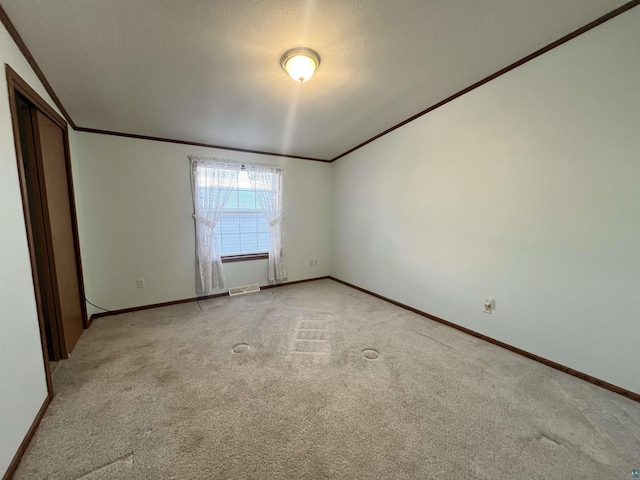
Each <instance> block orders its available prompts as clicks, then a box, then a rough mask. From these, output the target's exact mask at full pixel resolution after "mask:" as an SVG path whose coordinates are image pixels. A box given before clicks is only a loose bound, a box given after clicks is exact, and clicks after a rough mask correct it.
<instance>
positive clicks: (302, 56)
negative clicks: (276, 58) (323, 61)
mask: <svg viewBox="0 0 640 480" xmlns="http://www.w3.org/2000/svg"><path fill="white" fill-rule="evenodd" d="M280 66H281V67H282V69H283V70H284V71H285V72H287V73H288V74H289V75H290V76H291V78H293V79H294V80H295V81H296V82H300V83H304V82H306V81H307V80H309V79H310V78H311V77H312V76H313V74H314V72H315V71H316V70H317V69H318V67H319V66H320V55H319V54H318V52H316V51H315V50H312V49H310V48H307V47H296V48H292V49H290V50H287V51H286V52H284V53H283V54H282V57H280Z"/></svg>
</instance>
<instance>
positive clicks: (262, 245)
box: [258, 233, 269, 252]
mask: <svg viewBox="0 0 640 480" xmlns="http://www.w3.org/2000/svg"><path fill="white" fill-rule="evenodd" d="M258 251H260V252H268V251H269V234H268V233H259V234H258Z"/></svg>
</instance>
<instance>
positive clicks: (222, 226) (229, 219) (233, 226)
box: [216, 214, 240, 233]
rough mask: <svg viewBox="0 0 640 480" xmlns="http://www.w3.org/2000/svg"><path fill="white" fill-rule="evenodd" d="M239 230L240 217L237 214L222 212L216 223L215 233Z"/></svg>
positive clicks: (236, 231)
mask: <svg viewBox="0 0 640 480" xmlns="http://www.w3.org/2000/svg"><path fill="white" fill-rule="evenodd" d="M239 230H240V219H239V218H238V215H233V214H230V215H229V214H224V215H222V217H221V218H220V222H219V223H218V225H216V233H238V232H239Z"/></svg>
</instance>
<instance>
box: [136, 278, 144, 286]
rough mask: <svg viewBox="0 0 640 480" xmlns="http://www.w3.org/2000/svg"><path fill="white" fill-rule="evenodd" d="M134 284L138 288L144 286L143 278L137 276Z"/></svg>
mask: <svg viewBox="0 0 640 480" xmlns="http://www.w3.org/2000/svg"><path fill="white" fill-rule="evenodd" d="M136 285H137V287H138V288H144V278H139V279H138V280H137V281H136Z"/></svg>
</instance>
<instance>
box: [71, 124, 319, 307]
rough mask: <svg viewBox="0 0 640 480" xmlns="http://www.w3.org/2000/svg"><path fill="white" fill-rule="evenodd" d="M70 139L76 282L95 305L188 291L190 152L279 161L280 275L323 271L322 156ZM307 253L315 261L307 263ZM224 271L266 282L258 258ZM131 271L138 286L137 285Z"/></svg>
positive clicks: (130, 303)
mask: <svg viewBox="0 0 640 480" xmlns="http://www.w3.org/2000/svg"><path fill="white" fill-rule="evenodd" d="M75 137H76V138H75V142H76V151H77V154H76V155H75V158H76V162H77V165H76V168H75V171H74V175H76V176H75V178H74V183H75V192H76V196H77V200H78V208H79V217H80V218H79V228H80V236H81V248H82V261H83V268H84V278H85V287H86V294H87V298H88V299H89V300H90V301H91V302H93V303H95V304H96V305H100V306H101V307H104V308H107V309H109V310H112V309H122V308H128V307H135V306H140V305H149V304H154V303H160V302H168V301H172V300H179V299H183V298H191V297H194V296H195V295H196V284H195V253H194V252H195V239H194V224H193V219H192V216H191V215H192V213H193V206H192V200H191V186H190V179H189V175H190V169H189V162H188V158H187V157H188V156H189V155H202V156H217V157H221V158H227V159H230V160H239V161H247V162H256V163H260V162H262V163H268V164H273V165H281V166H283V167H284V199H283V201H284V209H285V219H284V224H283V228H284V240H285V247H286V251H287V262H288V273H289V277H288V281H295V280H302V279H306V278H313V277H318V276H324V275H328V274H329V243H330V235H329V221H330V220H329V217H330V200H329V195H330V193H331V168H330V165H329V164H327V163H321V162H314V161H305V160H296V159H288V158H283V157H272V156H265V155H255V154H247V153H240V152H232V151H224V150H216V149H211V148H203V147H192V146H187V145H178V144H172V143H165V142H156V141H149V140H139V139H131V138H124V137H115V136H108V135H99V134H93V133H83V132H76V135H75ZM310 259H317V260H318V266H317V267H309V260H310ZM224 270H225V276H226V280H227V282H226V288H227V289H228V288H229V287H233V286H240V285H247V284H250V283H258V284H260V285H266V284H267V260H254V261H248V262H236V263H226V264H224ZM138 278H143V279H145V283H146V287H145V288H144V289H137V288H136V279H138ZM220 291H224V290H220ZM95 311H97V310H95Z"/></svg>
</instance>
